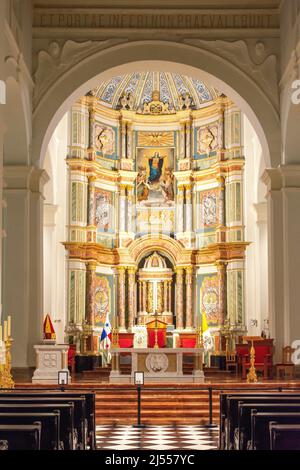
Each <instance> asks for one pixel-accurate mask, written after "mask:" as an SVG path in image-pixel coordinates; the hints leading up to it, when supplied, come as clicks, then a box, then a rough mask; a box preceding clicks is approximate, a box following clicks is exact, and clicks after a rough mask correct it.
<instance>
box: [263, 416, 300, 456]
mask: <svg viewBox="0 0 300 470" xmlns="http://www.w3.org/2000/svg"><path fill="white" fill-rule="evenodd" d="M269 426H270V443H271V450H300V425H299V424H277V423H272V422H271V423H270V425H269Z"/></svg>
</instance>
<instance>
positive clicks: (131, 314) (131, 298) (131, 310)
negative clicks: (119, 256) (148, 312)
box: [128, 268, 135, 328]
mask: <svg viewBox="0 0 300 470" xmlns="http://www.w3.org/2000/svg"><path fill="white" fill-rule="evenodd" d="M134 318H135V268H129V269H128V328H132V327H133V325H134Z"/></svg>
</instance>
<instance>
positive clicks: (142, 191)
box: [136, 147, 174, 207]
mask: <svg viewBox="0 0 300 470" xmlns="http://www.w3.org/2000/svg"><path fill="white" fill-rule="evenodd" d="M137 169H138V176H137V179H136V194H137V201H138V204H139V205H141V206H146V207H168V206H173V205H174V175H173V171H174V148H145V147H142V148H137Z"/></svg>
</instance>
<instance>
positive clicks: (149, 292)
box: [147, 281, 153, 313]
mask: <svg viewBox="0 0 300 470" xmlns="http://www.w3.org/2000/svg"><path fill="white" fill-rule="evenodd" d="M147 312H148V313H153V283H152V282H150V281H148V282H147Z"/></svg>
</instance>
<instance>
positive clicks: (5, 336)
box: [3, 320, 7, 341]
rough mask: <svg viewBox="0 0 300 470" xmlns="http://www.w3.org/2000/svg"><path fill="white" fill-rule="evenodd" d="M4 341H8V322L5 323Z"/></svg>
mask: <svg viewBox="0 0 300 470" xmlns="http://www.w3.org/2000/svg"><path fill="white" fill-rule="evenodd" d="M3 339H4V341H6V340H7V321H6V320H5V321H4V338H3Z"/></svg>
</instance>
